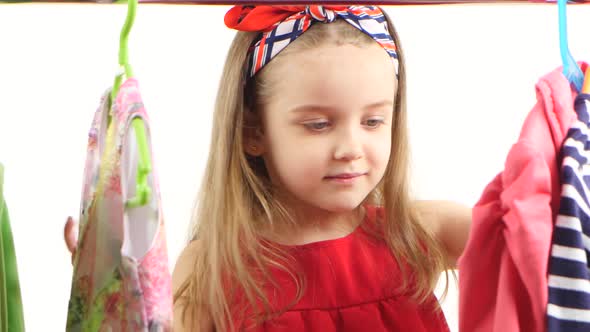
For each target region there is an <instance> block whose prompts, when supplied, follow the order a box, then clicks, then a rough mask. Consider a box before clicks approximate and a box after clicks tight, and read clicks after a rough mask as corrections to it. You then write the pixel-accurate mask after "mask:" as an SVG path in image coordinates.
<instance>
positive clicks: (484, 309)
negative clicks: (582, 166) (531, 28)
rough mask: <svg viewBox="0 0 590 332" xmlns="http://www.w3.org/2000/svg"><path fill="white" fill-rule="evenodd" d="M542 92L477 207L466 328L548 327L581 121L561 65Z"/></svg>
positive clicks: (462, 262) (463, 282)
mask: <svg viewBox="0 0 590 332" xmlns="http://www.w3.org/2000/svg"><path fill="white" fill-rule="evenodd" d="M583 66H584V68H585V64H584V65H583ZM536 92H537V103H536V105H535V106H534V108H533V109H532V110H531V111H530V113H529V114H528V116H527V118H526V120H525V123H524V126H523V128H522V131H521V133H520V136H519V139H518V141H517V142H516V144H514V145H513V146H512V148H511V149H510V152H509V154H508V156H507V159H506V163H505V168H504V171H503V172H501V173H500V174H498V175H497V176H496V177H495V178H494V179H493V181H492V182H491V183H490V184H488V186H487V187H486V189H485V190H484V192H483V194H482V196H481V198H480V200H479V201H478V202H477V204H476V205H475V207H474V208H473V224H472V229H471V232H470V235H469V239H468V241H467V244H466V247H465V250H464V252H463V255H462V256H461V257H460V259H459V330H460V331H464V332H473V331H478V332H479V331H481V332H488V331H494V332H496V331H497V332H505V331H510V332H520V331H522V332H529V331H535V332H542V331H545V330H546V314H545V313H546V306H547V299H548V288H547V287H548V285H547V267H548V257H549V251H550V246H551V237H552V233H553V223H554V220H555V217H556V216H557V211H558V209H559V196H560V193H561V190H560V188H561V187H560V183H559V170H558V162H557V157H558V154H559V151H560V150H561V146H562V143H563V141H564V139H565V137H566V133H567V131H568V130H569V128H570V127H571V125H572V123H573V122H574V120H575V118H576V114H575V112H574V110H573V101H574V98H575V97H576V93H575V92H573V91H572V89H571V88H570V84H569V82H568V81H567V79H566V78H565V77H564V75H563V74H562V69H561V68H558V69H556V70H554V71H553V72H551V73H549V74H547V75H545V76H544V77H542V78H541V79H540V80H539V82H538V83H537V84H536Z"/></svg>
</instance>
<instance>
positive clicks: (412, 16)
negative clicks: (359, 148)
mask: <svg viewBox="0 0 590 332" xmlns="http://www.w3.org/2000/svg"><path fill="white" fill-rule="evenodd" d="M228 8H229V7H225V6H221V7H200V6H173V5H169V6H157V5H140V6H139V9H138V13H137V19H136V23H135V26H134V29H133V31H132V33H131V39H130V57H131V63H132V64H133V66H134V69H135V74H136V76H137V77H138V78H139V81H140V86H141V89H142V93H143V96H144V101H145V103H146V106H147V109H148V112H149V114H150V116H151V119H152V133H153V144H154V154H155V156H156V167H157V168H158V173H159V177H160V182H161V191H162V197H163V205H164V213H165V215H166V222H167V224H166V227H167V232H168V247H169V254H170V260H171V262H174V261H175V260H176V257H177V256H178V254H179V252H180V250H181V249H182V248H183V246H184V244H185V242H186V238H187V227H188V222H189V219H190V215H191V208H192V205H193V202H194V197H195V194H196V192H197V189H198V185H199V182H200V178H201V175H202V171H203V168H204V165H205V159H206V155H207V151H208V145H209V137H210V124H211V113H212V107H213V101H214V96H215V93H216V87H217V85H218V81H219V77H220V73H221V68H222V65H223V61H224V59H225V53H226V51H227V49H228V47H229V44H230V41H231V39H232V37H233V35H234V32H233V31H231V30H229V29H227V28H226V27H225V26H224V24H223V15H224V13H225V12H226V11H227V9H228ZM387 11H388V13H390V14H391V16H392V18H393V19H394V22H395V25H396V27H397V29H398V31H399V33H400V35H401V39H402V43H403V47H404V49H405V52H406V56H407V69H408V98H409V100H408V109H409V115H410V131H411V143H412V149H413V167H412V171H413V185H414V192H415V195H416V197H417V198H420V199H446V200H454V201H457V202H461V203H464V204H468V205H472V204H474V203H475V202H476V201H477V199H478V198H479V195H480V194H481V192H482V190H483V189H484V187H485V185H486V184H487V183H488V182H489V181H490V180H491V179H492V178H493V176H494V175H495V174H496V173H497V172H498V171H499V170H500V169H501V168H502V164H503V161H504V158H505V156H506V153H507V151H508V149H509V148H510V145H511V144H512V143H513V142H514V141H515V139H516V138H517V135H518V133H519V130H520V126H521V124H522V121H523V120H524V117H525V115H526V113H527V112H528V111H529V110H530V108H531V107H532V106H533V104H534V102H535V90H534V84H535V83H536V81H537V79H538V78H539V77H540V76H542V75H544V74H545V73H547V72H549V71H551V70H553V69H554V68H556V67H557V66H559V65H560V64H561V59H560V57H559V49H558V29H557V7H556V6H555V5H532V4H531V5H529V4H526V5H462V6H426V7H413V6H404V7H399V8H396V7H387ZM125 13H126V8H125V6H121V5H120V6H117V5H71V4H70V5H65V4H64V5H55V4H24V5H23V4H20V5H0V161H1V162H3V163H4V165H5V167H6V184H5V196H6V199H7V203H8V207H9V211H10V214H11V219H12V227H13V232H14V237H15V243H16V250H17V259H18V267H19V273H20V280H21V287H22V292H23V298H24V307H25V314H26V317H25V319H26V326H27V330H28V331H34V332H35V331H60V330H63V328H64V326H65V319H66V312H67V301H68V297H69V291H70V281H71V272H72V268H71V265H70V257H69V255H68V253H67V251H66V248H65V245H64V243H63V236H62V232H63V224H64V221H65V218H66V216H68V215H74V216H75V215H77V213H78V205H79V201H80V189H81V179H82V171H83V165H84V159H85V145H86V134H87V131H88V128H89V125H90V121H91V119H92V116H93V112H94V110H95V109H96V107H97V105H98V100H99V97H100V95H101V94H102V92H103V91H104V89H106V88H107V87H108V86H109V85H110V84H112V80H113V78H114V75H115V72H116V70H117V50H118V36H119V32H120V28H121V26H122V23H123V21H124V17H125ZM568 19H569V37H570V49H571V51H572V53H573V55H574V57H576V59H578V60H584V59H586V60H590V35H589V34H588V31H590V6H577V7H576V6H570V8H569V13H568ZM456 305H457V295H456V290H453V291H452V292H451V295H450V296H449V298H448V299H447V301H446V302H445V303H444V309H445V312H446V314H447V318H448V320H449V323H450V325H451V327H452V329H453V330H454V331H456V322H457V309H456Z"/></svg>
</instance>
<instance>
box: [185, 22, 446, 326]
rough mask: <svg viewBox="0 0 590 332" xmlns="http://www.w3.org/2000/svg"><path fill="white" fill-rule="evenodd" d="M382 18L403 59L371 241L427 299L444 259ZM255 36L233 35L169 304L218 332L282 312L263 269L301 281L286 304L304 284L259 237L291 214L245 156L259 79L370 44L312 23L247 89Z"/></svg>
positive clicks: (345, 27) (347, 31)
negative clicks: (298, 56)
mask: <svg viewBox="0 0 590 332" xmlns="http://www.w3.org/2000/svg"><path fill="white" fill-rule="evenodd" d="M386 18H387V22H388V26H389V31H390V33H391V34H392V36H393V38H394V40H395V41H396V44H397V47H398V50H397V51H398V56H399V79H398V87H397V90H396V91H395V95H396V97H395V107H394V121H393V125H392V127H393V128H392V137H391V140H392V145H391V146H392V147H391V155H390V159H389V163H388V165H387V169H386V172H385V175H384V177H383V179H382V181H381V182H380V183H379V185H378V186H377V187H376V188H375V190H374V191H373V192H372V193H371V194H370V195H369V197H367V199H366V201H367V202H368V203H370V204H375V205H381V206H383V208H384V211H385V218H384V220H381V221H380V223H379V224H380V225H381V226H382V228H381V232H378V233H377V232H376V233H375V235H376V236H379V237H381V238H382V239H383V240H384V241H385V242H386V243H387V244H388V246H389V248H390V249H391V253H392V255H393V257H395V259H396V260H397V262H398V264H399V265H400V267H401V268H402V272H403V273H404V275H405V276H406V278H404V279H405V280H413V283H412V284H413V285H415V286H414V287H412V289H407V291H410V292H411V294H412V295H413V298H414V299H415V300H416V301H418V302H419V303H423V302H425V301H426V300H427V298H428V296H429V295H430V294H431V293H432V291H433V289H434V287H435V285H436V282H437V280H438V278H439V276H440V273H441V272H442V271H444V270H445V267H446V261H445V260H446V258H445V256H444V254H443V250H442V248H441V246H440V244H439V243H437V242H436V241H435V239H434V237H433V236H432V235H431V234H429V233H428V232H427V231H426V230H425V228H424V227H423V226H422V225H421V223H420V222H419V220H418V216H417V214H416V213H415V211H414V210H413V209H412V208H411V204H410V198H409V185H408V159H409V146H408V134H407V128H406V122H407V120H406V110H405V108H406V105H405V68H404V58H403V52H402V49H401V46H400V41H399V38H398V36H397V33H396V31H395V29H394V27H393V25H392V24H391V20H390V19H389V17H387V15H386ZM257 35H258V33H256V32H238V33H237V34H236V36H235V38H234V40H233V43H232V45H231V48H230V50H229V53H228V56H227V60H226V64H225V67H224V70H223V75H222V78H221V83H220V86H219V92H218V95H217V100H216V105H215V114H214V123H213V131H212V138H211V147H210V150H209V158H208V162H207V167H206V170H205V175H204V180H203V182H202V184H201V191H200V195H199V197H198V201H197V202H198V203H197V206H196V208H195V211H194V215H193V220H192V222H193V227H194V228H193V232H192V240H196V241H199V248H200V249H199V250H198V252H196V259H195V262H194V272H193V274H192V275H191V277H190V278H188V280H187V281H186V282H185V283H184V284H183V285H182V287H180V288H179V290H178V291H177V292H176V294H175V295H174V301H175V303H176V302H177V301H181V302H180V303H182V305H183V306H184V310H183V316H184V315H186V314H190V317H192V319H193V320H195V321H198V320H199V314H202V313H205V314H207V315H209V316H210V317H211V320H212V321H213V324H214V326H215V328H216V330H218V331H228V330H233V329H234V328H235V327H234V324H233V321H234V317H236V315H237V316H238V317H241V316H240V315H245V314H244V310H243V308H241V306H243V305H247V306H249V308H250V309H251V310H252V313H251V315H252V316H254V317H243V318H250V319H251V318H254V321H258V322H259V321H261V320H265V319H269V318H271V317H272V316H273V315H276V314H278V313H277V312H276V310H275V312H274V313H273V312H272V310H273V307H272V303H271V302H270V301H269V299H268V298H267V295H266V293H265V291H264V290H263V286H265V285H267V284H268V283H270V284H272V285H274V286H275V287H278V285H276V283H275V282H274V280H272V278H271V277H270V276H269V273H268V268H269V267H275V268H280V269H282V270H284V271H286V272H288V273H289V275H290V276H291V277H292V279H293V281H294V282H296V283H297V289H298V293H297V296H296V297H295V298H294V299H293V301H292V304H295V303H297V301H299V299H300V298H301V296H302V294H303V292H304V288H305V279H304V278H303V277H302V276H301V275H300V274H299V273H298V272H297V269H293V264H292V263H294V260H293V259H292V258H291V257H290V256H289V255H288V254H287V253H286V252H284V251H282V250H280V248H278V247H276V246H273V245H272V244H270V243H269V242H268V241H262V238H261V236H260V233H259V230H260V228H259V225H260V224H259V223H260V222H266V223H271V222H273V220H275V219H277V218H276V216H277V215H278V216H281V217H287V218H286V219H289V218H288V213H287V209H286V208H285V207H283V206H282V205H281V204H280V203H279V201H278V200H276V199H273V190H272V188H271V187H270V185H269V181H268V179H267V176H266V175H265V173H266V172H265V169H264V165H263V162H261V160H260V158H252V157H248V156H247V155H246V153H245V151H244V136H245V131H246V130H248V125H249V124H248V119H247V116H248V114H247V113H246V112H256V108H257V104H259V103H260V102H261V101H262V100H264V96H266V95H268V94H269V93H270V92H269V88H270V87H272V84H268V82H265V76H267V73H268V72H272V66H273V65H276V63H277V62H280V61H282V60H280V59H281V58H285V57H286V56H288V54H290V53H297V52H300V51H302V50H305V49H310V48H314V47H318V46H320V45H323V44H326V43H337V44H343V43H353V44H356V45H359V46H360V45H362V44H369V43H375V41H374V40H373V39H371V38H370V37H368V36H367V35H365V34H364V33H362V32H360V31H359V30H358V29H356V28H354V27H352V26H351V25H350V24H348V23H346V22H339V21H336V22H334V23H330V24H320V23H317V24H314V25H313V26H312V27H311V28H310V29H309V30H308V31H307V32H305V33H304V34H303V35H302V36H300V37H299V38H298V39H297V40H296V41H294V42H293V43H292V44H291V45H289V46H288V47H287V48H285V50H283V51H282V52H281V53H280V54H279V55H277V57H276V58H275V59H273V60H272V61H271V62H270V63H269V64H268V65H266V66H265V67H264V68H263V69H262V70H261V72H260V73H259V74H257V76H256V77H255V79H253V80H250V82H249V84H248V85H247V86H245V85H244V76H243V75H244V68H245V66H246V60H247V54H246V50H247V49H248V47H249V46H250V45H251V43H252V41H253V40H254V39H255V38H256V37H257ZM273 62H275V63H274V64H273ZM393 74H394V73H392V75H393ZM284 219H285V218H282V220H284ZM405 267H407V268H405ZM447 280H448V276H447ZM409 284H410V283H409V282H406V283H405V284H404V285H401V286H400V288H401V289H402V290H406V288H407V287H408V286H409ZM238 294H241V295H242V296H241V297H240V296H239V295H238ZM238 297H239V298H238ZM238 302H239V303H238ZM275 309H276V308H275ZM282 309H283V310H286V309H288V308H282ZM183 320H184V318H183ZM197 325H198V324H197Z"/></svg>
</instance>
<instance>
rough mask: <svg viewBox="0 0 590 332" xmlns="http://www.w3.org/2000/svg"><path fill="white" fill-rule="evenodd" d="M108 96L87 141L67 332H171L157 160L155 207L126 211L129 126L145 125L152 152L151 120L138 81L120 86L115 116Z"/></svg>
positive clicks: (133, 154)
mask: <svg viewBox="0 0 590 332" xmlns="http://www.w3.org/2000/svg"><path fill="white" fill-rule="evenodd" d="M109 95H110V92H108V91H107V92H106V93H105V94H104V95H103V97H102V100H101V104H100V107H99V108H98V110H97V111H96V114H95V117H94V121H93V123H92V127H91V129H90V133H89V140H88V154H87V159H86V166H85V172H84V185H83V190H82V202H81V212H80V231H79V234H80V236H79V240H78V249H77V251H76V254H75V256H74V275H73V280H72V289H71V295H70V301H69V308H68V319H67V328H66V330H67V331H84V332H88V331H101V332H102V331H121V332H122V331H131V332H133V331H149V332H152V331H171V329H172V323H171V321H172V291H171V281H170V270H169V267H168V254H167V250H166V238H165V232H164V222H163V215H162V209H161V204H160V194H159V189H158V183H157V178H156V175H155V172H154V169H153V160H152V172H151V173H150V175H149V177H148V183H149V185H150V187H151V189H152V195H151V200H150V201H149V202H148V204H147V205H145V206H141V207H137V208H126V207H125V202H126V201H127V200H128V199H129V198H131V197H134V196H135V184H136V175H135V170H136V166H137V158H138V153H137V147H136V143H135V134H134V129H133V126H131V122H132V120H133V119H134V118H136V117H140V118H141V119H143V121H144V123H145V125H146V133H147V135H148V144H149V128H148V123H149V119H148V117H147V114H146V112H145V108H144V106H143V102H142V100H141V96H140V94H139V89H138V84H137V81H136V80H135V79H128V80H127V81H126V82H125V83H124V84H122V85H121V88H120V91H119V93H118V95H117V98H116V101H115V104H114V105H113V107H112V108H111V107H110V105H109V104H110V102H109ZM109 111H110V112H111V113H110V114H111V116H110V118H111V120H110V123H109ZM151 155H152V156H153V153H152V154H151Z"/></svg>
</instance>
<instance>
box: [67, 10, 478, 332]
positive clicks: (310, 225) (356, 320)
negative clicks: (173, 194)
mask: <svg viewBox="0 0 590 332" xmlns="http://www.w3.org/2000/svg"><path fill="white" fill-rule="evenodd" d="M225 24H226V25H227V26H229V27H231V28H234V29H236V30H239V32H238V33H237V34H236V37H235V39H234V41H233V43H232V46H231V49H230V51H229V54H228V56H227V60H226V64H225V68H224V71H223V76H222V79H221V84H220V87H219V93H218V96H217V102H216V107H215V113H214V122H213V131H212V132H213V135H212V140H211V146H210V149H209V151H210V153H209V158H208V162H207V167H206V171H205V177H204V179H203V182H202V190H201V194H200V196H199V200H198V204H197V207H196V209H195V213H194V220H193V223H194V229H193V234H192V241H191V242H190V243H189V244H188V246H187V247H186V248H185V249H184V251H183V252H182V254H181V255H180V257H179V259H178V261H177V263H176V267H175V271H174V273H173V288H174V291H175V299H174V300H175V308H174V325H175V329H174V330H175V331H207V332H209V331H245V330H247V331H319V332H327V331H370V332H378V331H421V332H436V331H448V327H447V324H446V321H445V318H444V315H443V313H442V311H441V310H440V307H439V304H438V301H437V299H436V298H435V297H434V295H433V289H434V287H435V285H436V282H437V280H438V278H439V276H440V274H441V272H445V271H446V270H447V269H451V268H454V266H455V260H456V258H457V257H459V255H460V254H461V251H462V248H463V246H464V244H465V241H466V239H467V236H468V231H469V224H470V221H471V211H470V209H468V208H465V207H462V206H458V205H456V204H453V203H449V202H412V201H411V200H410V197H409V193H408V188H409V184H408V179H407V177H408V158H409V156H408V150H409V146H408V145H409V144H408V137H407V128H406V127H407V123H406V110H405V69H404V58H403V53H402V49H401V45H400V41H399V38H398V36H397V34H396V31H395V29H394V27H393V25H392V23H391V21H390V19H389V18H388V17H387V15H386V14H385V13H384V12H382V10H381V9H380V8H378V7H375V6H350V7H348V6H236V7H233V8H232V9H231V10H230V11H229V12H228V13H227V14H226V17H225ZM68 242H69V243H70V244H72V243H74V242H75V241H74V240H69V241H68ZM70 247H71V245H70ZM447 281H448V276H447Z"/></svg>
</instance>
